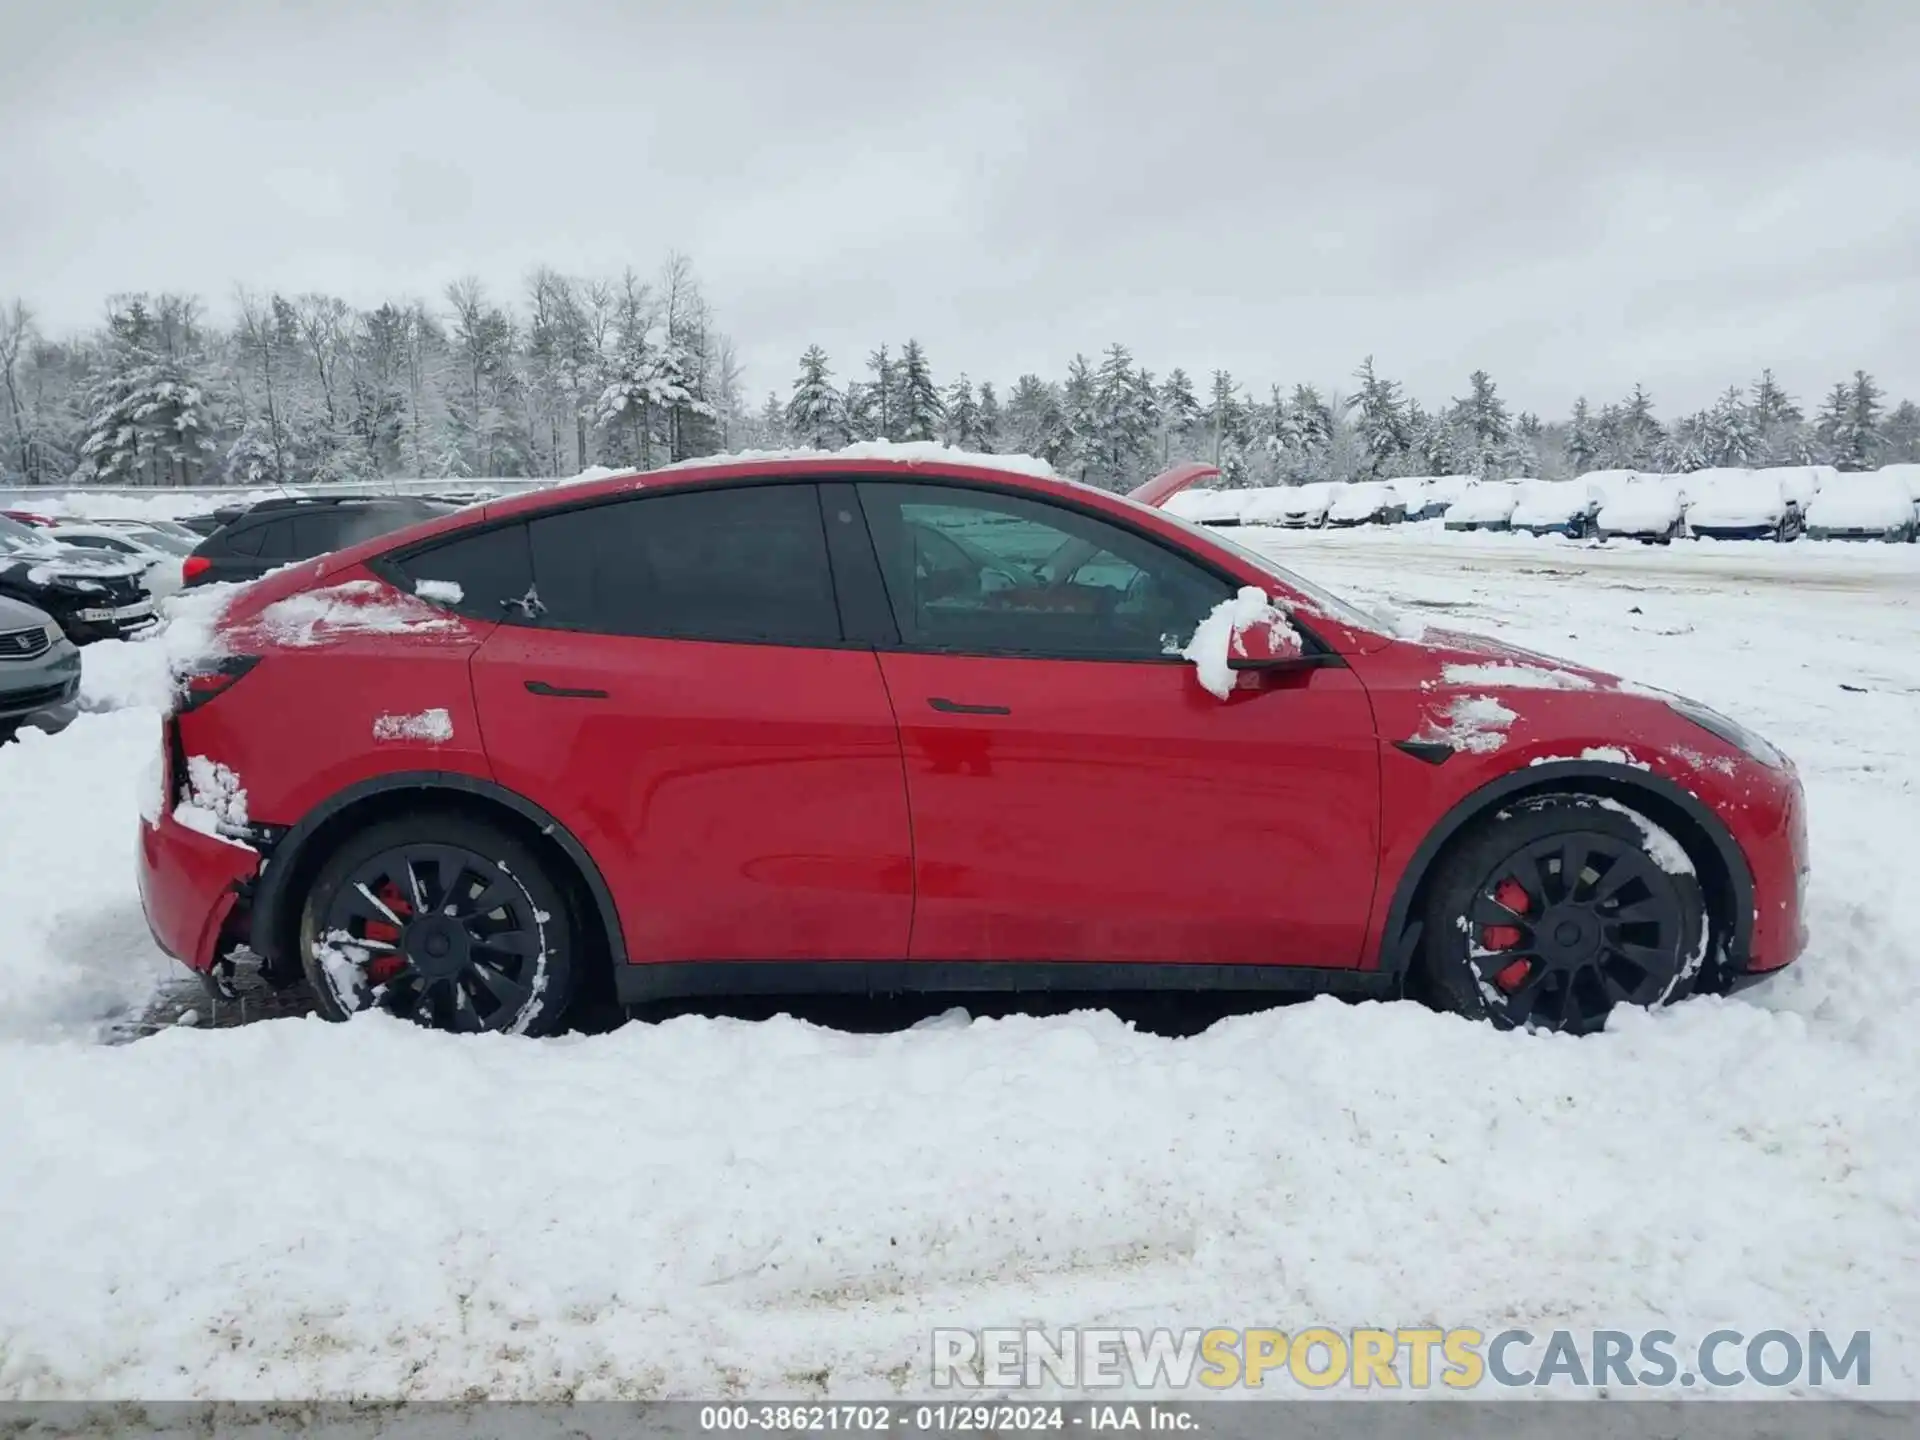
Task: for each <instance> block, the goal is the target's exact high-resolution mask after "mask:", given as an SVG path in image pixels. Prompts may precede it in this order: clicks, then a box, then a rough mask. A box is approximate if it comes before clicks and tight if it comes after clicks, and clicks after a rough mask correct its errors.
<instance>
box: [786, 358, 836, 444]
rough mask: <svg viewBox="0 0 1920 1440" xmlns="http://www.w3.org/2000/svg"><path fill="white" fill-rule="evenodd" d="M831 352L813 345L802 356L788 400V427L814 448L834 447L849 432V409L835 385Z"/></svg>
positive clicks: (799, 441) (802, 442)
mask: <svg viewBox="0 0 1920 1440" xmlns="http://www.w3.org/2000/svg"><path fill="white" fill-rule="evenodd" d="M832 375H833V370H832V368H831V367H830V366H829V365H828V363H827V352H826V351H824V350H822V349H821V348H820V347H819V346H818V345H809V346H808V347H807V351H806V354H804V355H802V356H801V357H800V373H799V375H798V376H797V377H795V379H794V382H793V394H792V396H791V398H789V399H788V401H787V408H786V429H787V433H788V434H789V435H791V436H792V437H793V440H794V443H795V444H797V445H801V446H804V447H806V448H807V449H810V450H832V449H835V448H836V447H838V446H839V445H840V444H841V443H842V440H843V437H844V436H845V435H846V433H847V432H846V412H845V410H844V408H843V402H842V400H841V398H840V392H839V391H838V390H836V389H834V387H833V380H832Z"/></svg>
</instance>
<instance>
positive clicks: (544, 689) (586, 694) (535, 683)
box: [526, 680, 607, 700]
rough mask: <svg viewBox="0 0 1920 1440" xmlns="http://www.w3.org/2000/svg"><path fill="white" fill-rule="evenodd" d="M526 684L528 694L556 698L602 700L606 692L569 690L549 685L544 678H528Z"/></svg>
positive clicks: (605, 696)
mask: <svg viewBox="0 0 1920 1440" xmlns="http://www.w3.org/2000/svg"><path fill="white" fill-rule="evenodd" d="M526 684H527V692H528V693H529V694H532V695H546V696H551V697H552V698H554V699H556V700H604V699H606V698H607V692H606V691H604V690H570V689H568V688H567V687H566V686H564V685H549V684H548V683H547V682H546V681H544V680H529V681H527V682H526Z"/></svg>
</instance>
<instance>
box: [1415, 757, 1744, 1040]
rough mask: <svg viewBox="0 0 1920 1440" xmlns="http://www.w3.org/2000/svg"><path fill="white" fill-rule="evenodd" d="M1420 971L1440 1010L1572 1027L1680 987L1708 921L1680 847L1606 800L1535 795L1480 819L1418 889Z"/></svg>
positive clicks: (1688, 979) (1690, 972) (1664, 997)
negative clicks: (1423, 903) (1421, 892)
mask: <svg viewBox="0 0 1920 1440" xmlns="http://www.w3.org/2000/svg"><path fill="white" fill-rule="evenodd" d="M1428 896H1429V898H1428V903H1427V910H1426V914H1425V917H1424V919H1425V937H1426V938H1425V944H1424V946H1423V949H1422V954H1421V957H1420V961H1419V966H1420V969H1419V977H1418V978H1420V979H1421V980H1422V981H1423V982H1424V985H1423V989H1424V990H1425V993H1426V995H1427V997H1428V998H1429V999H1430V1000H1431V1001H1432V1002H1433V1003H1434V1004H1435V1005H1437V1006H1438V1007H1439V1008H1441V1009H1443V1010H1451V1011H1454V1012H1456V1013H1458V1014H1461V1015H1468V1016H1473V1017H1476V1018H1481V1019H1487V1020H1491V1021H1493V1022H1494V1023H1495V1024H1497V1025H1501V1026H1503V1027H1534V1028H1540V1029H1546V1030H1560V1031H1567V1032H1569V1033H1573V1034H1583V1033H1586V1032H1589V1031H1593V1030H1598V1029H1600V1028H1601V1027H1602V1026H1604V1025H1605V1024H1606V1019H1607V1016H1608V1014H1609V1013H1611V1011H1612V1010H1613V1009H1614V1008H1615V1007H1616V1006H1619V1005H1643V1006H1644V1005H1661V1004H1665V1003H1667V1002H1668V1001H1671V1000H1676V999H1678V998H1680V997H1681V996H1682V995H1684V994H1685V993H1686V992H1687V991H1688V990H1689V988H1690V987H1691V985H1692V983H1693V981H1694V978H1695V976H1696V975H1697V974H1698V973H1699V970H1700V967H1701V964H1702V962H1703V961H1704V960H1705V958H1706V953H1707V937H1708V920H1707V913H1706V903H1705V900H1704V897H1703V895H1702V892H1701V888H1700V882H1699V878H1698V876H1697V875H1696V874H1695V872H1694V868H1693V863H1692V861H1691V859H1690V858H1689V857H1688V855H1687V852H1686V850H1685V848H1684V847H1683V846H1682V845H1681V844H1680V842H1679V841H1678V840H1676V839H1675V838H1674V837H1673V836H1672V835H1671V834H1669V833H1668V832H1667V831H1665V830H1663V829H1661V828H1660V826H1658V825H1656V824H1655V823H1654V822H1653V821H1651V820H1649V819H1648V818H1647V817H1646V816H1644V815H1641V814H1639V813H1637V812H1636V811H1633V810H1631V809H1629V808H1627V807H1626V806H1624V805H1622V804H1620V803H1619V802H1617V801H1613V800H1607V799H1601V798H1599V797H1595V796H1586V795H1545V796H1535V797H1532V798H1530V799H1526V800H1521V801H1516V802H1515V803H1514V804H1512V805H1509V806H1506V807H1503V808H1502V809H1501V810H1499V811H1498V812H1497V813H1495V814H1494V815H1492V816H1491V817H1489V818H1488V819H1487V820H1485V821H1483V822H1481V823H1480V824H1479V825H1478V826H1477V827H1475V828H1474V829H1473V830H1472V831H1471V832H1470V833H1469V834H1468V835H1466V836H1465V837H1464V838H1463V839H1461V840H1460V841H1459V842H1457V843H1456V844H1455V845H1454V846H1453V848H1452V849H1451V850H1450V851H1449V852H1448V854H1447V855H1446V856H1445V857H1444V858H1443V859H1442V861H1441V863H1440V867H1439V869H1438V870H1437V871H1436V872H1435V874H1434V877H1433V883H1432V884H1431V886H1430V887H1429V890H1428Z"/></svg>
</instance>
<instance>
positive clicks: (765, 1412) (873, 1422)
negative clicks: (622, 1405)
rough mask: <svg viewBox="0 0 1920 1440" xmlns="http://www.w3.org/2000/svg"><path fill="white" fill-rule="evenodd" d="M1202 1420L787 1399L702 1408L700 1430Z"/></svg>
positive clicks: (1157, 1408)
mask: <svg viewBox="0 0 1920 1440" xmlns="http://www.w3.org/2000/svg"><path fill="white" fill-rule="evenodd" d="M1198 1428H1199V1419H1198V1417H1197V1416H1196V1415H1195V1414H1194V1413H1193V1412H1192V1410H1191V1409H1189V1408H1188V1407H1186V1406H1184V1405H1180V1404H1158V1403H1118V1404H1115V1403H1091V1402H1084V1401H1082V1402H1075V1403H1072V1404H1063V1405H1013V1404H996V1403H987V1402H975V1403H967V1402H964V1401H962V1402H959V1403H955V1404H908V1403H898V1402H877V1403H871V1404H840V1405H834V1404H824V1403H822V1404H785V1405H703V1406H701V1407H700V1429H701V1430H702V1431H703V1432H705V1433H709V1434H725V1433H729V1432H733V1433H759V1434H796V1435H797V1434H826V1433H833V1432H842V1433H849V1434H885V1433H893V1432H898V1433H902V1434H929V1435H937V1434H969V1435H980V1434H1004V1433H1006V1432H1008V1431H1023V1432H1024V1431H1033V1432H1049V1431H1051V1432H1065V1431H1072V1430H1080V1431H1122V1432H1124V1431H1150V1430H1152V1431H1159V1432H1162V1433H1167V1434H1178V1433H1187V1432H1192V1431H1195V1430H1197V1429H1198Z"/></svg>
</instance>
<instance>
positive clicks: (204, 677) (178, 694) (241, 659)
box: [173, 655, 260, 715]
mask: <svg viewBox="0 0 1920 1440" xmlns="http://www.w3.org/2000/svg"><path fill="white" fill-rule="evenodd" d="M259 663H260V657H259V656H258V655H226V656H222V657H221V658H220V659H218V660H213V661H209V662H208V663H206V664H204V665H201V666H199V667H198V668H196V669H193V670H189V671H187V673H186V674H184V675H182V676H181V677H180V682H179V684H178V685H177V686H176V687H175V689H174V704H173V710H174V713H175V714H176V715H185V714H186V713H187V712H188V711H190V710H198V709H199V708H200V707H201V706H202V705H204V704H206V703H207V702H208V701H209V700H212V699H213V698H215V697H216V696H219V695H224V694H226V693H227V691H229V690H231V689H232V688H233V687H234V686H235V685H237V684H239V683H240V678H241V677H242V676H243V675H245V674H246V673H247V672H248V671H249V670H251V669H253V667H254V666H256V665H258V664H259Z"/></svg>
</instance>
